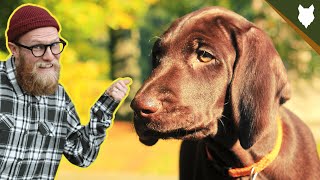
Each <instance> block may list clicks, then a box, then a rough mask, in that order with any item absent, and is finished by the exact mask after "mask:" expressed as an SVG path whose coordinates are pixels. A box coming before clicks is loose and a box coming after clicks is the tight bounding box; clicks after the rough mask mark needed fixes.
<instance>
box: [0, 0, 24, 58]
mask: <svg viewBox="0 0 320 180" xmlns="http://www.w3.org/2000/svg"><path fill="white" fill-rule="evenodd" d="M19 4H21V0H11V1H10V3H8V2H7V1H5V0H0V7H1V8H0V51H3V52H7V47H6V36H5V30H6V28H7V21H8V19H9V16H10V14H11V13H12V11H13V10H14V9H15V8H16V7H17V6H19Z"/></svg>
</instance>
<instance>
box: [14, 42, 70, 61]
mask: <svg viewBox="0 0 320 180" xmlns="http://www.w3.org/2000/svg"><path fill="white" fill-rule="evenodd" d="M59 40H60V41H58V42H53V43H51V44H36V45H33V46H26V45H23V44H20V43H18V42H14V44H15V45H17V46H19V47H23V48H25V49H28V50H30V51H31V53H32V55H33V56H34V57H42V56H43V55H44V54H45V53H46V52H47V49H48V47H50V51H51V53H52V54H53V55H59V54H61V53H62V51H63V50H64V47H65V46H66V45H67V43H66V42H65V41H64V40H63V39H59ZM57 43H62V45H63V46H62V49H61V51H60V52H59V53H53V52H52V49H51V47H52V46H53V45H54V44H57ZM40 45H41V46H44V47H45V49H44V52H43V54H42V55H40V56H36V55H34V53H33V50H32V49H33V48H34V47H35V46H40Z"/></svg>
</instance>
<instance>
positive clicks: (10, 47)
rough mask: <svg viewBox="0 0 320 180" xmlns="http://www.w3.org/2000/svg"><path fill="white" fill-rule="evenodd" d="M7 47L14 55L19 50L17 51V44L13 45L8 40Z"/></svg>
mask: <svg viewBox="0 0 320 180" xmlns="http://www.w3.org/2000/svg"><path fill="white" fill-rule="evenodd" d="M8 47H9V50H10V53H11V54H12V55H13V56H14V57H17V56H19V51H18V46H17V45H15V44H14V43H12V42H8Z"/></svg>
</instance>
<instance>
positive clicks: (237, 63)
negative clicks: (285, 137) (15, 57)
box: [131, 7, 289, 148]
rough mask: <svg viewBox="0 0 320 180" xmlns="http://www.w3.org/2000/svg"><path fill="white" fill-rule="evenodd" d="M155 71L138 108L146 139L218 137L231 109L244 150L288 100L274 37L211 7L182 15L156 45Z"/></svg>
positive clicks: (137, 98)
mask: <svg viewBox="0 0 320 180" xmlns="http://www.w3.org/2000/svg"><path fill="white" fill-rule="evenodd" d="M152 63H153V71H152V73H151V75H150V77H149V78H148V79H147V80H146V81H145V82H144V84H143V86H142V87H141V89H140V90H139V91H138V92H137V94H136V96H135V98H134V100H133V101H132V103H131V107H132V109H133V110H134V112H135V117H134V125H135V129H136V131H137V134H138V135H139V137H140V141H141V142H142V143H144V144H146V145H153V144H154V143H156V142H157V140H158V139H159V138H163V139H166V138H178V139H201V138H205V137H207V136H209V135H210V136H214V135H216V134H217V132H218V124H219V122H221V123H223V120H225V119H224V118H222V117H223V116H225V115H224V112H225V111H226V108H228V109H229V111H232V113H231V114H232V117H228V118H226V119H229V120H232V121H233V123H234V126H235V129H237V134H238V137H237V138H238V139H239V140H240V143H241V145H242V146H243V147H244V148H249V147H251V146H252V145H253V144H254V142H255V141H256V140H257V139H259V137H260V136H261V135H262V134H263V132H264V130H265V129H266V128H267V127H268V122H269V121H270V120H272V119H275V118H276V117H275V116H276V115H277V114H276V113H277V110H278V107H279V105H280V104H282V103H284V102H285V101H286V100H287V99H289V85H288V83H287V76H286V72H285V68H284V66H283V64H282V62H281V59H280V57H279V55H278V53H277V51H276V50H275V48H274V46H273V44H272V42H271V40H270V39H269V38H268V37H267V35H266V34H265V33H264V32H263V31H261V30H260V29H259V28H257V27H256V26H254V25H253V24H252V23H250V22H248V21H247V20H246V19H244V18H243V17H241V16H239V15H238V14H236V13H234V12H231V11H229V10H226V9H223V8H219V7H209V8H204V9H201V10H198V11H195V12H192V13H190V14H187V15H185V16H183V17H182V18H179V19H177V20H176V21H175V22H174V23H173V24H172V25H171V26H170V27H169V29H168V30H167V31H165V33H164V34H163V35H162V36H161V37H160V38H159V39H158V40H157V41H156V42H155V44H154V47H153V51H152Z"/></svg>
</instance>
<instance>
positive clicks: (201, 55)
mask: <svg viewBox="0 0 320 180" xmlns="http://www.w3.org/2000/svg"><path fill="white" fill-rule="evenodd" d="M197 54H198V57H197V58H198V60H199V61H201V62H205V63H206V62H210V61H212V60H215V57H214V56H213V55H212V54H210V53H209V52H207V51H205V50H200V49H199V50H197Z"/></svg>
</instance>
